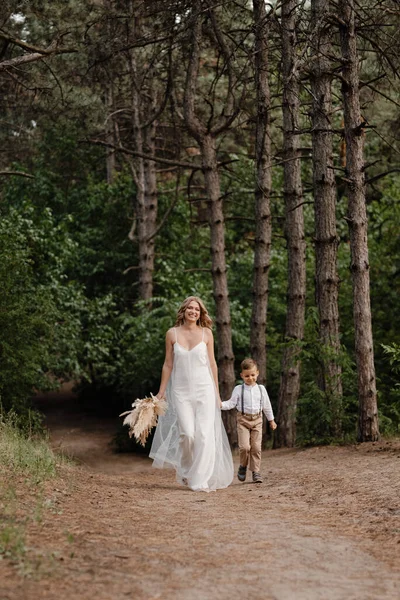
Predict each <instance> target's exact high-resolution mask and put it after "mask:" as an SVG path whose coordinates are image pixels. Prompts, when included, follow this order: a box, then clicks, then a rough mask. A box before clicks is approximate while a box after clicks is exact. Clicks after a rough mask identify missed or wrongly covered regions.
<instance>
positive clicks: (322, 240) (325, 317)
mask: <svg viewBox="0 0 400 600" xmlns="http://www.w3.org/2000/svg"><path fill="white" fill-rule="evenodd" d="M311 8H312V28H313V36H312V40H313V48H312V51H313V56H312V59H311V60H312V67H311V89H312V97H313V100H312V105H313V106H312V146H313V152H312V154H313V185H314V207H315V260H316V266H315V287H316V302H317V307H318V311H319V336H320V341H321V378H320V387H321V389H322V390H323V391H324V393H325V397H326V401H327V403H328V406H329V410H330V414H331V425H330V433H331V434H332V435H335V436H339V435H340V433H341V408H342V378H341V375H342V373H341V366H340V364H339V352H340V331H339V309H338V293H339V278H338V274H337V248H338V243H339V242H338V236H337V233H336V185H335V177H334V169H333V150H332V126H331V115H332V92H331V78H332V73H331V64H330V61H329V58H327V56H329V53H330V52H331V43H330V38H331V31H330V29H329V26H328V21H327V16H328V14H329V10H330V3H329V0H312V2H311Z"/></svg>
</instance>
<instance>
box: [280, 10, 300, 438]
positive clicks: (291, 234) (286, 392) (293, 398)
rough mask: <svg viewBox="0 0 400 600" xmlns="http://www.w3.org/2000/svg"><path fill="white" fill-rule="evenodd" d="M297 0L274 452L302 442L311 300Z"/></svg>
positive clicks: (287, 65)
mask: <svg viewBox="0 0 400 600" xmlns="http://www.w3.org/2000/svg"><path fill="white" fill-rule="evenodd" d="M296 9H297V0H286V1H284V2H283V4H282V77H283V148H284V160H285V163H284V167H283V168H284V196H285V215H286V220H285V236H286V240H287V246H288V292H287V296H288V298H287V313H286V329H285V339H286V341H287V342H294V344H293V345H289V346H287V347H286V348H285V349H284V351H283V357H282V371H281V381H280V387H279V396H278V422H279V427H278V429H277V431H276V433H275V436H274V447H275V448H279V447H281V446H288V447H292V446H294V445H295V442H296V407H297V401H298V397H299V393H300V361H299V359H298V354H299V348H298V347H296V345H295V342H296V341H298V340H302V339H303V336H304V312H305V296H306V255H305V249H306V244H305V240H304V215H303V207H302V206H301V204H302V194H303V190H302V184H301V163H300V157H299V135H297V131H298V129H299V106H300V98H299V73H298V70H297V68H296V45H297V36H296V26H297V23H296Z"/></svg>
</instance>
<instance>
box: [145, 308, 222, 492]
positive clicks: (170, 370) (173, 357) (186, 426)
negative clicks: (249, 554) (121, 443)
mask: <svg viewBox="0 0 400 600" xmlns="http://www.w3.org/2000/svg"><path fill="white" fill-rule="evenodd" d="M211 325H212V321H211V319H210V317H209V315H208V312H207V309H206V307H205V306H204V304H203V302H202V301H201V300H200V298H197V297H195V296H190V297H189V298H186V300H185V301H184V302H183V303H182V305H181V307H180V309H179V311H178V314H177V318H176V323H175V327H172V328H171V329H169V330H168V332H167V335H166V348H165V361H164V365H163V368H162V374H161V383H160V389H159V392H158V394H157V397H158V398H163V397H164V396H165V394H166V396H167V402H168V409H167V412H166V414H165V415H164V416H163V417H160V418H159V421H158V425H157V428H156V432H155V435H154V439H153V443H152V446H151V450H150V457H151V458H153V460H154V462H153V466H154V467H158V468H163V467H174V468H175V470H176V477H177V481H178V482H179V483H181V484H183V485H187V486H188V487H190V488H191V489H192V490H194V491H204V492H210V491H212V490H216V489H219V488H224V487H227V486H228V485H229V484H230V483H231V482H232V479H233V463H232V454H231V451H230V447H229V442H228V438H227V435H226V432H225V428H224V426H223V423H222V419H221V409H220V403H221V400H220V397H219V392H218V372H217V365H216V362H215V357H214V339H213V334H212V332H211Z"/></svg>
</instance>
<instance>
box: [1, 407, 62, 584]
mask: <svg viewBox="0 0 400 600" xmlns="http://www.w3.org/2000/svg"><path fill="white" fill-rule="evenodd" d="M16 423H17V420H16V418H15V417H14V416H13V415H11V416H7V417H2V416H0V472H1V474H2V475H1V477H0V480H1V481H0V559H1V558H6V559H8V560H10V561H11V562H12V563H13V564H15V565H16V566H17V567H18V569H19V571H20V572H21V573H22V574H25V575H26V574H29V575H32V574H34V571H35V570H36V567H35V568H34V565H38V564H39V562H42V559H41V561H39V562H38V560H37V553H36V552H35V550H34V549H33V548H28V547H27V543H26V538H27V536H26V527H27V525H28V524H29V523H35V524H40V523H41V522H42V518H43V513H44V512H46V511H48V510H50V509H51V506H52V501H51V500H49V499H48V498H46V482H48V481H49V480H50V479H52V478H55V477H56V476H57V475H58V474H59V468H60V467H61V466H62V465H67V464H70V461H68V459H67V458H65V457H64V456H62V455H58V454H55V453H54V452H53V450H52V449H51V447H50V444H49V440H48V438H47V436H46V435H45V434H44V433H30V432H29V431H26V430H25V431H23V430H21V429H20V428H18V427H17V426H16ZM30 555H32V556H30ZM35 555H36V556H35Z"/></svg>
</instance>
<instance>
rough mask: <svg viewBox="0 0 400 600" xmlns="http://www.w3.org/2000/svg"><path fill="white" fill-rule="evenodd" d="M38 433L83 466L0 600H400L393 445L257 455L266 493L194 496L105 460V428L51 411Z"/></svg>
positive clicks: (237, 489) (152, 473)
mask: <svg viewBox="0 0 400 600" xmlns="http://www.w3.org/2000/svg"><path fill="white" fill-rule="evenodd" d="M47 422H48V425H49V428H50V431H51V435H52V441H53V444H54V446H55V447H61V448H63V449H64V450H66V451H67V452H68V453H70V454H71V455H73V456H76V457H77V458H78V459H79V461H80V462H81V465H80V466H79V467H73V468H70V467H69V468H67V469H66V471H65V473H64V474H63V477H62V479H61V480H58V481H57V482H56V483H54V482H50V484H49V486H48V489H47V490H46V494H47V497H48V498H49V502H51V506H52V507H57V510H49V511H47V512H46V514H45V515H44V520H43V522H42V523H40V524H37V525H34V524H31V525H29V528H28V531H29V537H28V543H29V545H30V546H31V548H32V551H33V552H36V553H37V555H38V556H41V557H42V559H41V561H42V562H41V567H40V568H39V569H38V570H37V572H36V574H35V575H34V576H32V577H30V578H25V579H24V578H22V577H21V576H19V575H18V573H17V572H16V571H15V569H14V568H13V567H12V566H10V565H7V564H6V563H5V562H4V561H3V562H2V563H0V578H1V587H0V600H42V599H43V600H47V599H48V600H53V599H54V600H55V599H57V600H70V599H71V600H86V599H88V600H89V599H90V600H92V599H93V598H96V600H120V599H123V598H132V599H135V600H155V599H162V600H192V599H193V600H214V599H215V600H216V599H218V600H225V599H230V600H236V599H242V598H243V599H244V598H245V599H250V600H253V599H256V598H257V599H262V600H272V599H274V600H398V599H399V598H400V573H399V566H400V485H399V479H400V442H398V441H397V442H394V441H392V442H382V443H379V444H375V445H367V444H366V445H359V446H351V447H346V448H333V447H332V448H330V447H329V448H326V447H321V448H312V449H308V450H294V451H287V450H286V451H285V450H284V451H267V452H264V454H263V464H262V474H263V476H264V483H263V484H259V485H256V484H253V483H250V482H249V483H245V484H241V483H239V482H238V481H237V480H235V481H234V482H233V484H232V485H231V486H230V487H229V488H228V489H226V490H220V491H218V492H216V493H211V494H201V493H193V492H191V491H189V490H187V489H185V488H182V487H180V486H178V485H177V484H176V483H175V480H174V475H173V473H172V472H171V471H158V470H155V469H152V467H151V463H150V461H149V460H148V459H147V458H145V457H136V456H132V455H117V454H113V453H112V451H111V449H110V448H109V447H108V442H109V439H110V436H111V434H112V432H113V427H114V425H113V424H112V423H111V424H110V423H109V422H105V421H99V420H95V419H91V418H89V417H87V416H86V417H85V416H83V415H79V414H74V413H71V414H68V413H65V412H63V410H62V407H58V408H57V407H56V409H55V410H53V411H51V412H49V413H48V421H47ZM235 463H236V464H237V457H235Z"/></svg>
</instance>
